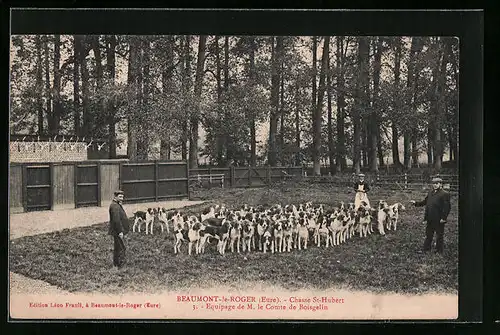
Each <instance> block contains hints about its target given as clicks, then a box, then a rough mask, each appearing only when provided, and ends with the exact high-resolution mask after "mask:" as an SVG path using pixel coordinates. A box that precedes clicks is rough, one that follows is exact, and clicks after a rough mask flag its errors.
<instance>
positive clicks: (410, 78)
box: [403, 37, 418, 170]
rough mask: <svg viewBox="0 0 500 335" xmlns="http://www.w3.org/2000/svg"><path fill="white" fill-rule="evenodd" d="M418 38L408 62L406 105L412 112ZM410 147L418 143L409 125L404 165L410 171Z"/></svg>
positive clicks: (406, 131) (405, 134) (412, 41)
mask: <svg viewBox="0 0 500 335" xmlns="http://www.w3.org/2000/svg"><path fill="white" fill-rule="evenodd" d="M417 39H418V37H412V38H411V47H410V59H409V61H408V78H407V82H406V88H407V91H408V92H409V93H408V95H407V97H406V104H407V106H410V110H412V109H413V108H412V106H413V92H412V88H413V87H414V85H413V84H414V82H415V78H414V75H413V72H414V68H415V56H416V53H417V44H418V41H417ZM410 145H411V146H412V148H414V147H415V145H416V143H415V141H414V138H413V130H412V126H411V125H410V124H409V123H407V124H406V126H405V129H404V153H403V156H404V157H403V164H404V166H405V169H407V170H409V169H410V168H411V161H410V158H411V154H412V152H413V150H412V149H410Z"/></svg>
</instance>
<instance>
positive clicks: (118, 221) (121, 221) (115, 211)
mask: <svg viewBox="0 0 500 335" xmlns="http://www.w3.org/2000/svg"><path fill="white" fill-rule="evenodd" d="M128 230H129V222H128V217H127V214H126V213H125V210H124V209H123V207H122V205H121V204H119V203H118V202H116V201H115V200H113V201H112V202H111V205H109V231H108V234H109V235H118V234H120V233H123V234H124V235H125V234H127V233H128Z"/></svg>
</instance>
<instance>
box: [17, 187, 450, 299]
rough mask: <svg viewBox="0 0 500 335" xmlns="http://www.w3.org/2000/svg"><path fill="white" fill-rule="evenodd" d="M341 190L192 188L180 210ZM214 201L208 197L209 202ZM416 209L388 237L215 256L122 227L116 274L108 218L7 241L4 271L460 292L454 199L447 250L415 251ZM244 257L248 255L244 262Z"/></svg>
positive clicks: (144, 283) (95, 280)
mask: <svg viewBox="0 0 500 335" xmlns="http://www.w3.org/2000/svg"><path fill="white" fill-rule="evenodd" d="M408 196H409V197H411V198H412V199H413V198H415V199H417V200H418V199H421V198H422V197H423V196H424V194H423V193H414V194H409V195H408V194H407V195H404V194H402V193H401V192H395V191H383V190H374V191H373V192H371V194H370V200H371V201H372V202H374V201H376V200H378V199H385V200H387V201H388V202H389V203H393V202H397V201H401V202H403V203H405V205H406V204H407V203H408ZM353 198H354V194H349V192H348V190H347V189H345V188H342V189H340V188H334V187H332V186H329V185H322V184H319V185H313V186H311V185H304V186H302V185H290V184H288V185H287V184H282V185H280V186H275V187H274V188H249V189H210V190H198V191H193V193H192V200H210V201H209V203H205V204H201V205H193V206H189V207H186V208H184V209H182V211H184V212H187V213H198V212H200V211H201V210H202V209H204V208H205V207H207V206H208V205H209V204H210V203H214V204H215V203H219V204H222V203H223V204H225V205H226V206H228V207H229V208H234V207H239V206H241V204H243V203H248V204H250V205H258V204H261V205H272V204H275V203H282V204H286V203H300V202H305V201H313V202H314V203H323V204H325V205H326V207H329V206H334V205H337V204H338V202H339V201H345V202H349V201H353V200H352V199H353ZM212 199H216V200H212ZM422 215H423V209H422V208H414V207H412V206H409V205H408V206H407V210H406V211H405V212H403V213H402V215H401V219H402V220H401V221H402V222H401V223H400V224H399V225H398V230H397V231H396V232H393V231H391V232H388V234H387V235H386V236H381V235H378V234H377V233H375V234H374V235H370V236H368V237H367V238H359V237H357V236H356V237H354V238H352V239H350V240H348V241H347V242H346V243H345V244H342V245H340V246H336V247H330V248H328V249H327V248H325V247H324V246H322V247H321V248H318V247H316V246H312V245H311V246H310V247H309V248H308V250H302V251H298V250H292V252H290V253H276V254H270V253H267V254H263V253H262V252H259V251H253V252H251V253H247V254H243V253H240V254H237V253H230V252H228V253H226V255H224V256H221V255H219V254H218V253H217V252H216V251H215V245H213V246H210V247H208V249H207V253H206V254H203V255H192V256H188V255H187V245H185V244H184V245H182V247H181V249H182V250H181V254H178V255H174V253H173V238H172V236H167V234H166V233H164V234H161V231H159V230H158V231H155V235H145V234H144V233H140V234H139V233H132V232H131V233H129V234H128V235H127V237H126V245H127V257H126V258H127V264H126V267H125V268H124V269H123V270H122V271H120V272H113V271H111V267H112V266H111V264H112V248H113V243H112V238H111V237H110V236H108V235H107V223H98V224H96V225H93V226H90V227H80V228H74V229H66V230H63V231H59V232H52V233H47V234H42V235H36V236H28V237H23V238H19V239H15V240H13V241H11V242H10V255H9V262H10V270H11V271H13V272H16V273H20V274H23V275H25V276H28V277H30V278H33V279H40V280H44V281H46V282H48V283H50V284H53V285H56V286H58V287H60V288H62V289H65V290H68V291H71V292H76V291H79V292H103V293H117V292H123V291H127V292H143V293H146V292H147V293H154V292H158V291H163V290H178V291H183V290H187V289H189V288H203V287H207V285H212V283H216V284H217V285H221V286H224V287H230V288H237V285H239V284H238V283H241V282H246V283H250V285H251V283H259V285H261V286H264V287H265V286H266V285H270V286H278V287H282V288H285V289H289V290H299V289H327V288H339V287H345V288H351V289H356V290H368V291H373V292H395V293H412V294H419V293H427V292H443V293H444V292H447V293H456V292H457V290H458V227H457V225H458V222H457V217H458V208H457V199H456V198H455V197H452V211H451V214H450V217H449V220H448V221H449V223H448V224H447V226H446V228H445V253H444V255H443V256H440V255H436V254H433V253H431V254H425V255H422V254H418V253H417V251H418V250H420V248H421V245H422V242H423V238H424V234H425V227H424V225H423V224H422V222H421V221H422ZM245 257H246V260H245Z"/></svg>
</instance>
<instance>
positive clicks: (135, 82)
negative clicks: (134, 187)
mask: <svg viewBox="0 0 500 335" xmlns="http://www.w3.org/2000/svg"><path fill="white" fill-rule="evenodd" d="M139 42H140V40H139V37H137V36H130V38H129V58H128V78H127V83H128V86H129V90H130V92H131V94H133V98H132V102H133V104H132V110H131V111H130V113H129V116H128V122H127V123H128V137H127V138H128V145H127V156H128V158H129V159H130V160H136V159H137V137H138V133H139V129H138V120H137V114H139V112H138V111H137V107H138V106H139V105H140V100H139V99H140V88H139V79H138V77H139V72H140V68H139V52H140V46H139Z"/></svg>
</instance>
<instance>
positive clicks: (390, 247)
mask: <svg viewBox="0 0 500 335" xmlns="http://www.w3.org/2000/svg"><path fill="white" fill-rule="evenodd" d="M459 59H460V40H459V38H457V37H454V36H405V35H401V36H385V35H383V36H382V35H381V36H378V35H375V36H365V35H340V34H332V35H326V36H323V35H321V36H319V35H318V36H314V35H300V36H299V35H293V36H283V35H272V34H268V35H262V34H257V35H251V34H246V35H237V34H221V35H215V34H206V35H200V34H191V35H188V34H149V35H134V34H108V33H106V32H103V33H102V34H87V35H85V34H15V33H13V34H12V35H11V40H10V166H9V178H10V179H9V180H10V184H9V202H10V217H9V236H10V243H9V278H10V280H9V283H10V290H9V304H10V306H9V312H10V317H11V318H12V319H15V320H17V321H22V320H26V319H36V320H41V319H56V320H60V319H155V320H186V319H200V320H211V319H231V320H388V319H390V320H422V319H443V320H456V319H457V318H458V272H459V271H458V270H459V262H458V248H459V243H458V236H459V224H458V223H459V208H458V202H459V197H458V191H459V175H460V171H459V170H458V166H459V164H458V150H459V141H458V138H459V122H458V120H459V103H458V91H459V83H458V78H459V74H460V64H459Z"/></svg>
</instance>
